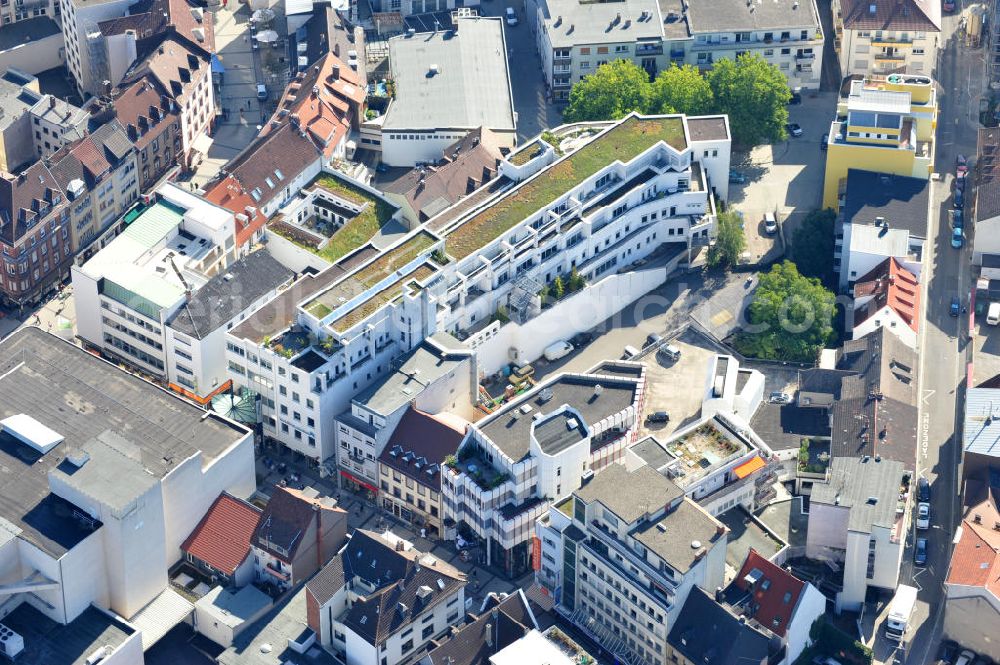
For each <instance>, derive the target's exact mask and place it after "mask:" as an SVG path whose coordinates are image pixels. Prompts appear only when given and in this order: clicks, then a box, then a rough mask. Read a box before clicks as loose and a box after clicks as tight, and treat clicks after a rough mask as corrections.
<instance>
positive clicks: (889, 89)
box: [823, 74, 938, 210]
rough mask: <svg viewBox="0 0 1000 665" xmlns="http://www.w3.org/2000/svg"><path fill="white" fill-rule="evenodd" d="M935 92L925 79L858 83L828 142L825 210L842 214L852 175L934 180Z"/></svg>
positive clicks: (840, 106)
mask: <svg viewBox="0 0 1000 665" xmlns="http://www.w3.org/2000/svg"><path fill="white" fill-rule="evenodd" d="M937 114H938V108H937V90H936V88H935V84H934V81H933V80H932V79H931V78H930V77H927V76H916V75H908V74H898V75H896V74H894V75H891V76H889V77H888V78H887V79H886V80H884V81H877V82H876V81H854V82H853V83H852V85H851V92H850V94H849V95H848V97H847V99H846V100H842V101H841V102H840V103H839V104H838V105H837V118H836V120H834V121H833V123H832V124H831V125H830V134H829V136H828V137H827V155H826V176H825V178H824V182H823V207H824V208H832V209H834V210H838V209H839V203H840V199H841V197H842V196H843V194H844V192H843V189H844V186H845V184H846V182H847V171H848V169H863V170H866V171H874V172H876V173H888V174H892V175H901V176H908V177H912V178H923V179H927V178H930V176H931V173H933V171H934V135H935V132H936V131H937Z"/></svg>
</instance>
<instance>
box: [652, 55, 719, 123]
mask: <svg viewBox="0 0 1000 665" xmlns="http://www.w3.org/2000/svg"><path fill="white" fill-rule="evenodd" d="M713 105H714V103H713V99H712V86H710V85H709V84H708V80H707V79H706V78H705V77H704V76H702V74H701V72H700V71H699V70H698V68H697V67H695V66H693V65H684V66H683V67H678V66H677V65H672V66H671V67H670V69H664V70H663V71H662V72H660V74H659V76H657V77H656V80H655V81H653V86H652V92H651V95H650V102H649V110H650V112H651V113H686V114H688V115H704V114H706V113H712V112H713Z"/></svg>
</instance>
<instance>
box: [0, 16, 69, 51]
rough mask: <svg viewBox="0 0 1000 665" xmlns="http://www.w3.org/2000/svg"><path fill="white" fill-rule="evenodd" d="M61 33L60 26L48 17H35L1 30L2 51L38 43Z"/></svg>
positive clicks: (11, 24) (0, 43) (6, 26)
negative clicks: (29, 43)
mask: <svg viewBox="0 0 1000 665" xmlns="http://www.w3.org/2000/svg"><path fill="white" fill-rule="evenodd" d="M59 33H60V30H59V24H58V23H56V22H55V21H53V20H52V19H50V18H49V17H48V16H35V17H33V18H27V19H24V20H23V21H15V22H14V23H9V24H7V25H5V26H3V30H0V51H6V50H7V49H12V48H14V47H15V46H20V45H21V44H27V43H28V42H37V41H38V40H39V39H45V38H46V37H51V36H52V35H58V34H59Z"/></svg>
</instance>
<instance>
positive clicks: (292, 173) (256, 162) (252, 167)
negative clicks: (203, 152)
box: [220, 122, 320, 206]
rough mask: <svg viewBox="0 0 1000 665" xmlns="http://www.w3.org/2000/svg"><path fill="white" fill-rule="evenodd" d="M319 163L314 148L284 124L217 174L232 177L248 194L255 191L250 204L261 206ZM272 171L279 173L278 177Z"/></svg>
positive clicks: (297, 132) (286, 123)
mask: <svg viewBox="0 0 1000 665" xmlns="http://www.w3.org/2000/svg"><path fill="white" fill-rule="evenodd" d="M319 160H320V153H319V150H318V149H317V148H316V146H315V144H313V142H312V141H310V140H309V139H308V138H306V137H305V136H303V135H302V134H301V133H299V131H298V130H297V129H296V128H295V127H293V126H292V124H291V123H290V122H284V123H282V124H281V126H280V127H278V128H277V129H275V130H274V131H271V132H268V133H267V134H266V135H264V136H258V137H257V138H256V139H254V140H253V142H252V143H250V145H248V146H247V147H246V148H245V149H244V150H243V152H241V153H240V154H238V155H237V156H236V157H234V158H233V159H231V160H230V161H229V162H228V163H227V164H226V166H225V170H224V171H220V174H221V173H232V174H233V175H234V176H235V177H236V179H237V180H239V181H240V184H241V185H243V189H245V190H246V191H247V192H248V193H252V192H254V191H255V190H258V191H259V193H258V195H257V196H254V200H255V201H257V203H258V204H259V205H260V206H264V205H265V204H266V203H268V202H269V201H270V200H271V199H273V198H275V197H277V196H279V195H280V194H281V192H282V190H283V189H284V188H285V187H288V185H289V183H291V182H292V181H293V180H295V178H297V177H298V176H299V175H300V174H301V173H302V172H303V171H305V170H306V169H307V168H309V166H311V165H312V164H315V163H317V162H319ZM276 171H278V172H280V173H281V177H278V175H277V173H275V172H276ZM268 178H270V179H271V182H273V183H274V186H273V187H272V186H270V185H268V184H267V179H268ZM258 198H259V200H258Z"/></svg>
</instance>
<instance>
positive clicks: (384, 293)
mask: <svg viewBox="0 0 1000 665" xmlns="http://www.w3.org/2000/svg"><path fill="white" fill-rule="evenodd" d="M435 272H436V270H435V268H434V267H432V266H430V265H428V264H424V265H421V266H419V267H418V268H417V269H416V270H414V271H413V272H412V273H410V274H409V275H406V276H404V277H402V278H401V279H397V280H396V281H395V282H393V283H392V284H390V285H389V286H387V287H385V288H384V289H382V290H381V291H379V292H378V293H376V294H375V295H373V296H372V297H371V298H369V299H368V300H366V301H364V302H363V303H360V304H359V305H358V306H357V307H355V308H354V309H352V310H351V311H350V312H348V313H347V314H345V315H343V316H342V317H340V318H339V319H337V320H336V321H334V322H333V324H332V328H333V329H334V330H337V331H340V332H344V331H345V330H350V329H351V326H355V325H357V324H358V323H360V322H361V321H363V320H364V319H365V317H368V316H370V315H372V314H374V313H375V312H377V311H378V310H379V308H380V307H382V305H384V304H386V303H387V302H389V301H391V300H393V299H394V298H396V297H397V296H399V295H400V293H401V288H400V287H402V285H403V282H406V281H407V280H409V281H419V282H422V281H424V280H425V279H427V278H428V277H430V276H431V275H433V274H434V273H435Z"/></svg>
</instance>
